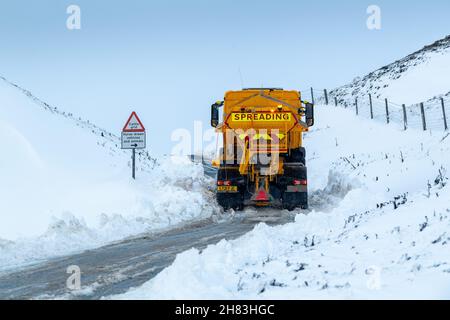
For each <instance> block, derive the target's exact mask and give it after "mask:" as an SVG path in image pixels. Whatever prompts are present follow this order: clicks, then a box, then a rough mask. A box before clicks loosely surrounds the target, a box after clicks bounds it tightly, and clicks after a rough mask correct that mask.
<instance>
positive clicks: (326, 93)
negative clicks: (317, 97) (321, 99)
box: [323, 89, 328, 105]
mask: <svg viewBox="0 0 450 320" xmlns="http://www.w3.org/2000/svg"><path fill="white" fill-rule="evenodd" d="M323 93H324V95H325V104H326V105H328V91H327V89H324V90H323Z"/></svg>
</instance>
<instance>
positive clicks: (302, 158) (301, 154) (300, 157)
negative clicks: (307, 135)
mask: <svg viewBox="0 0 450 320" xmlns="http://www.w3.org/2000/svg"><path fill="white" fill-rule="evenodd" d="M288 162H290V163H302V164H303V165H306V149H305V148H303V147H300V148H298V149H293V150H292V151H291V154H290V156H289V158H288Z"/></svg>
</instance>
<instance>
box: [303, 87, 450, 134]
mask: <svg viewBox="0 0 450 320" xmlns="http://www.w3.org/2000/svg"><path fill="white" fill-rule="evenodd" d="M301 93H302V99H303V100H308V101H310V102H312V103H315V104H318V103H321V104H324V105H328V106H334V107H343V108H346V109H353V110H354V112H355V114H356V115H357V116H361V117H364V118H368V119H372V120H376V121H381V122H384V123H385V124H391V125H397V126H398V127H400V128H402V129H403V130H407V129H409V128H414V129H421V130H424V131H427V130H433V131H434V130H437V131H439V130H442V131H448V130H449V125H450V118H449V117H450V97H442V98H440V99H434V100H429V101H428V102H420V103H416V104H412V105H406V104H399V103H395V102H392V101H390V100H388V99H380V98H379V97H375V96H374V95H371V94H366V95H358V96H357V97H356V98H354V100H353V101H350V100H348V99H343V98H340V97H339V96H336V95H334V93H333V91H328V90H327V89H324V90H316V89H314V88H310V89H309V90H304V91H301ZM305 97H306V98H305Z"/></svg>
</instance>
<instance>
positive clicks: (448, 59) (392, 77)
mask: <svg viewBox="0 0 450 320" xmlns="http://www.w3.org/2000/svg"><path fill="white" fill-rule="evenodd" d="M449 74H450V36H448V37H446V38H444V39H441V40H439V41H436V42H435V43H433V44H431V45H428V46H426V47H424V48H423V49H421V50H419V51H417V52H414V53H412V54H410V55H408V56H407V57H405V58H403V59H401V60H398V61H396V62H394V63H392V64H390V65H387V66H385V67H382V68H380V69H378V70H376V71H374V72H371V73H370V74H368V75H366V76H364V77H362V78H356V79H355V80H354V81H353V82H352V83H350V84H348V85H345V86H342V87H340V88H337V89H335V90H332V91H331V93H330V94H331V96H333V97H337V98H338V100H339V101H340V103H341V104H342V103H347V104H349V105H352V104H353V103H354V101H355V98H356V97H358V99H359V100H360V101H365V100H367V95H368V94H369V93H371V94H372V96H373V98H374V99H386V98H387V99H388V100H390V101H392V102H395V103H397V104H406V105H411V104H415V103H419V102H429V101H430V100H436V99H437V98H440V97H442V96H447V97H450V77H449Z"/></svg>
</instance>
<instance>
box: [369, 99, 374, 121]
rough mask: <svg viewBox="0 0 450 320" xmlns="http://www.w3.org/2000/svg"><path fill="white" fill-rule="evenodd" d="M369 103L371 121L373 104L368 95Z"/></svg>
mask: <svg viewBox="0 0 450 320" xmlns="http://www.w3.org/2000/svg"><path fill="white" fill-rule="evenodd" d="M369 103H370V119H373V103H372V94H370V93H369Z"/></svg>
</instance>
